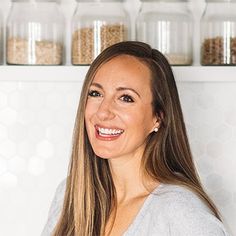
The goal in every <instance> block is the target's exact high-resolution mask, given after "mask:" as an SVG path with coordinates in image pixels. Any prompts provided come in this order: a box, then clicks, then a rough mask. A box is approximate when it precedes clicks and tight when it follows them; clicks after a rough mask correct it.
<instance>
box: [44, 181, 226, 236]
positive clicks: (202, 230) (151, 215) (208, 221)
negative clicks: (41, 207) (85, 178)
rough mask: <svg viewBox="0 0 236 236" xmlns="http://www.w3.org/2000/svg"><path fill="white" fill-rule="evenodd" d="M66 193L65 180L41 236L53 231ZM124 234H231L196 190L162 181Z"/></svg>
mask: <svg viewBox="0 0 236 236" xmlns="http://www.w3.org/2000/svg"><path fill="white" fill-rule="evenodd" d="M64 193H65V181H63V182H62V183H61V184H60V185H59V186H58V188H57V191H56V194H55V197H54V199H53V202H52V205H51V208H50V211H49V216H48V221H47V223H46V225H45V227H44V230H43V232H42V234H41V236H50V235H51V233H52V231H53V229H54V227H55V225H56V222H57V220H58V218H59V215H60V212H61V210H62V204H63V198H64ZM124 217H125V216H124ZM123 236H229V234H228V233H227V232H226V229H225V227H224V226H223V224H222V223H221V222H220V221H219V220H218V219H217V218H216V217H215V216H214V215H213V214H212V213H211V211H210V209H209V208H208V207H207V206H206V205H205V204H204V203H203V202H202V200H201V199H200V198H199V197H198V196H197V195H196V194H195V193H193V192H192V191H190V190H188V189H187V188H185V187H181V186H176V185H167V184H161V185H160V186H158V187H157V188H156V189H155V190H154V191H153V192H152V193H151V194H150V195H149V196H148V197H147V199H146V200H145V202H144V204H143V206H142V208H141V209H140V211H139V213H138V214H137V216H136V217H135V219H134V221H133V222H132V224H131V225H130V226H129V227H128V229H127V230H126V231H125V232H124V234H123Z"/></svg>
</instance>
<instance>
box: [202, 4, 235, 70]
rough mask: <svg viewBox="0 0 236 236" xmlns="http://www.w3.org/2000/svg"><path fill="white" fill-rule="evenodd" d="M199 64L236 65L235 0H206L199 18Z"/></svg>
mask: <svg viewBox="0 0 236 236" xmlns="http://www.w3.org/2000/svg"><path fill="white" fill-rule="evenodd" d="M201 64H202V65H205V66H207V65H209V66H211V65H218V66H227V65H236V0H206V8H205V11H204V13H203V15H202V19H201Z"/></svg>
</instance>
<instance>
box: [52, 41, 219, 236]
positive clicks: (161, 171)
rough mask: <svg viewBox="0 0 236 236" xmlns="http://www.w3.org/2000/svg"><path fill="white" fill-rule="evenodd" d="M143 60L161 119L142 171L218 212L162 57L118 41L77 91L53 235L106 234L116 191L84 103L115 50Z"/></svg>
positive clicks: (143, 46) (141, 46)
mask: <svg viewBox="0 0 236 236" xmlns="http://www.w3.org/2000/svg"><path fill="white" fill-rule="evenodd" d="M124 54H125V55H131V56H134V57H135V58H137V59H138V60H140V61H142V62H143V63H144V64H145V65H146V66H148V68H149V69H150V71H151V73H152V78H151V91H152V95H153V101H152V107H153V112H154V114H156V115H157V116H158V117H159V118H160V119H161V127H160V129H159V131H158V133H155V132H153V133H151V134H150V135H149V136H148V138H147V145H146V149H145V152H144V155H143V158H142V167H143V174H147V175H148V176H151V177H152V178H153V179H154V180H157V181H159V182H162V183H169V184H178V185H183V186H186V187H188V188H189V189H191V190H192V191H194V192H195V193H197V194H198V195H199V196H200V197H201V199H202V200H203V201H204V202H205V204H206V205H208V206H209V208H210V209H211V210H212V212H213V214H215V215H216V217H218V218H220V217H219V214H218V211H217V209H216V207H215V206H214V204H213V203H212V201H211V200H210V198H209V197H208V196H207V194H206V193H205V191H204V190H203V188H202V185H201V183H200V180H199V177H198V174H197V172H196V169H195V166H194V162H193V159H192V155H191V151H190V147H189V142H188V138H187V134H186V128H185V124H184V119H183V114H182V110H181V106H180V101H179V96H178V92H177V88H176V84H175V80H174V76H173V72H172V70H171V67H170V65H169V63H168V61H167V60H166V58H165V57H164V56H163V55H162V54H161V53H160V52H159V51H157V50H155V49H152V48H151V47H150V46H149V45H147V44H145V43H141V42H136V41H129V42H121V43H118V44H115V45H113V46H111V47H109V48H107V49H106V50H104V51H103V52H102V53H101V54H100V55H99V56H98V57H97V58H96V59H95V60H94V62H93V63H92V65H91V66H90V68H89V70H88V73H87V75H86V78H85V81H84V85H83V88H82V92H81V98H80V103H79V108H78V112H77V117H76V123H75V128H74V138H73V148H72V155H71V161H70V165H69V171H68V177H67V184H66V193H65V197H64V205H63V209H62V212H61V216H60V219H59V221H58V223H57V225H56V227H55V230H54V233H53V235H54V236H72V235H76V236H85V235H86V236H98V235H104V232H105V226H106V223H107V221H108V218H109V216H110V214H111V210H112V208H114V207H116V192H115V187H114V183H113V180H112V176H111V172H110V169H109V165H108V161H107V160H106V159H102V158H98V157H96V155H95V153H94V152H93V150H92V147H91V145H90V142H89V139H88V136H87V132H86V128H85V115H84V114H85V108H86V101H87V96H88V90H89V87H90V84H91V82H92V80H93V78H94V76H95V74H96V72H97V71H98V70H99V68H100V67H101V66H102V65H103V64H104V63H106V62H107V61H109V60H111V59H112V58H114V57H116V56H119V55H124Z"/></svg>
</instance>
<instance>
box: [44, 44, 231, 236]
mask: <svg viewBox="0 0 236 236" xmlns="http://www.w3.org/2000/svg"><path fill="white" fill-rule="evenodd" d="M42 235H43V236H47V235H53V236H72V235H76V236H98V235H100V236H104V235H105V236H108V235H112V236H113V235H114V236H116V235H124V236H127V235H132V236H144V235H145V236H154V235H161V236H180V235H181V236H189V235H191V236H199V235H204V236H210V235H214V236H227V235H228V233H227V232H226V230H225V228H224V226H223V224H222V222H221V219H220V216H219V212H218V211H217V209H216V207H215V206H214V204H213V202H212V201H211V200H210V198H209V197H208V195H207V193H206V192H205V191H204V189H203V188H202V185H201V183H200V181H199V177H198V174H197V172H196V169H195V166H194V163H193V159H192V156H191V151H190V147H189V144H188V139H187V135H186V130H185V124H184V120H183V115H182V111H181V106H180V102H179V96H178V92H177V88H176V84H175V80H174V77H173V73H172V70H171V67H170V65H169V64H168V62H167V60H166V58H165V57H164V56H163V55H162V54H161V53H160V52H159V51H157V50H155V49H152V48H151V47H150V46H149V45H147V44H144V43H141V42H122V43H118V44H115V45H113V46H111V47H109V48H107V49H106V50H104V51H103V52H102V53H101V54H100V55H99V56H98V57H97V58H96V59H95V61H94V62H93V63H92V65H91V67H90V69H89V71H88V73H87V75H86V78H85V81H84V85H83V89H82V93H81V99H80V104H79V108H78V113H77V118H76V124H75V132H74V142H73V150H72V157H71V163H70V168H69V173H68V177H67V179H66V181H65V182H63V183H62V184H61V185H60V186H59V187H58V190H57V193H56V195H55V200H54V202H53V204H52V207H51V210H50V213H49V219H48V222H47V224H46V226H45V229H44V231H43V233H42Z"/></svg>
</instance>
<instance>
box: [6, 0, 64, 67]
mask: <svg viewBox="0 0 236 236" xmlns="http://www.w3.org/2000/svg"><path fill="white" fill-rule="evenodd" d="M64 30H65V20H64V16H63V14H62V13H61V12H60V10H59V6H58V3H57V0H12V5H11V9H10V12H9V14H8V19H7V35H6V46H7V48H6V59H7V64H10V65H61V64H63V62H64V55H63V51H64Z"/></svg>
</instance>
